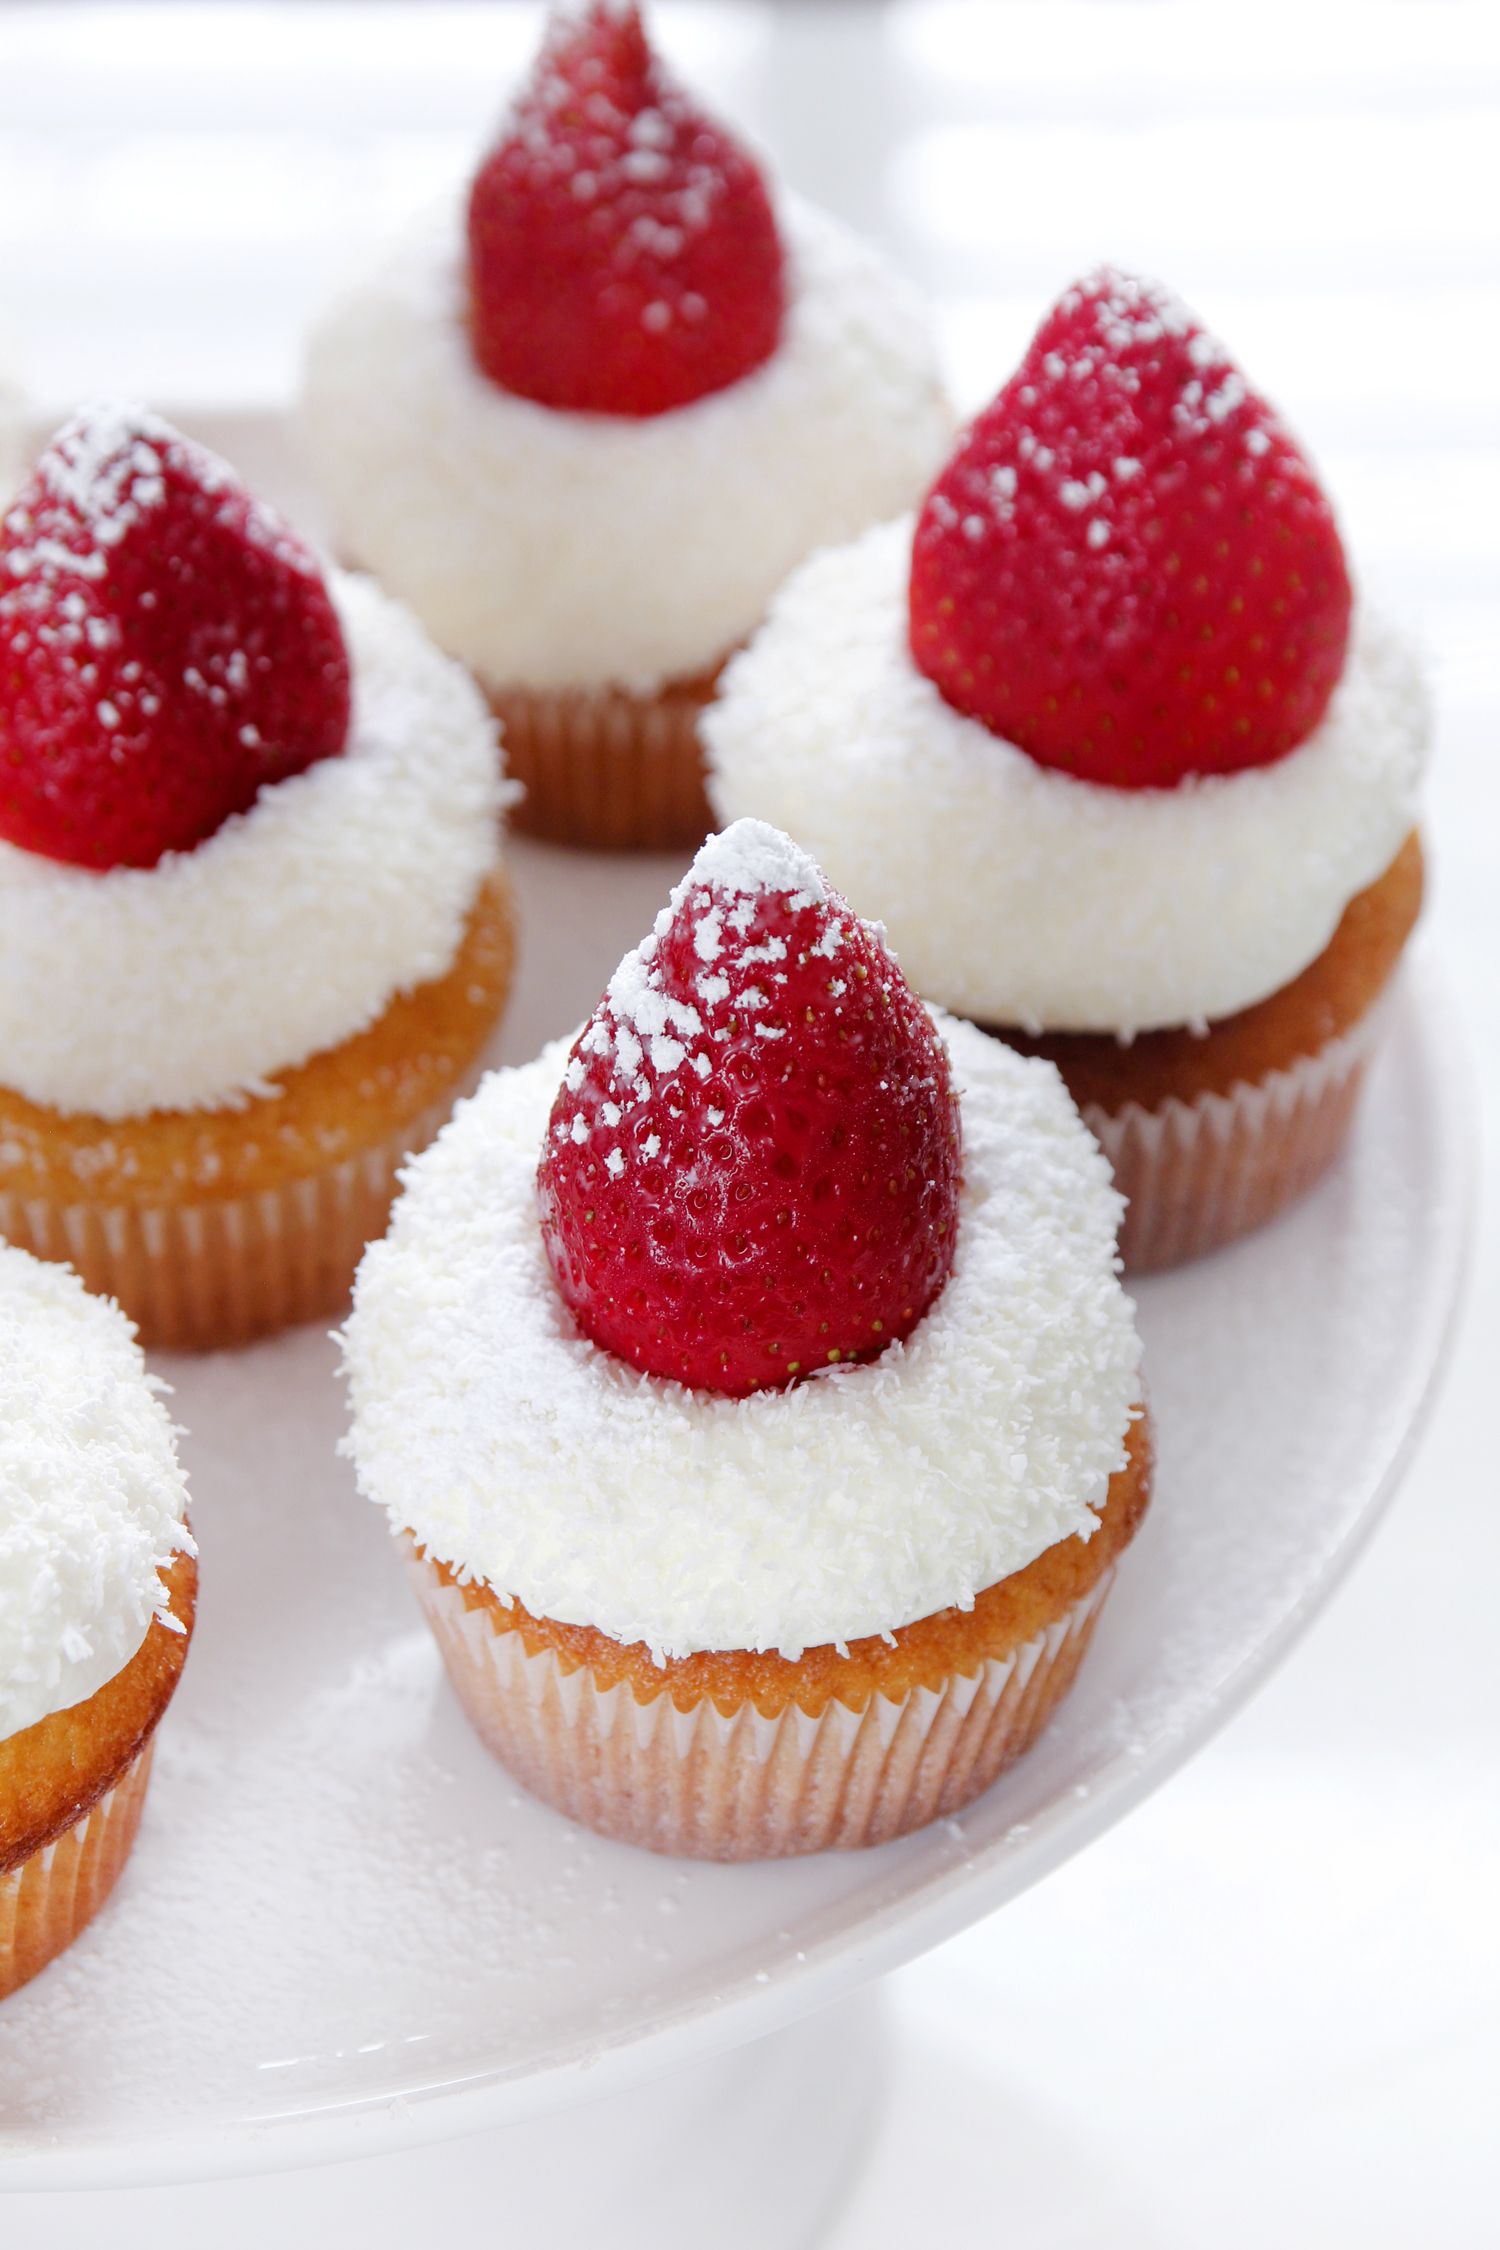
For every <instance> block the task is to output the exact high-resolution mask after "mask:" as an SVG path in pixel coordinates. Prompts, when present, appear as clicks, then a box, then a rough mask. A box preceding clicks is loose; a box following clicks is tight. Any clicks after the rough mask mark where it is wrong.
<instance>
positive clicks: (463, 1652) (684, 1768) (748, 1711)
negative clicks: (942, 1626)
mask: <svg viewBox="0 0 1500 2250" xmlns="http://www.w3.org/2000/svg"><path fill="white" fill-rule="evenodd" d="M408 1562H409V1565H410V1568H411V1571H412V1575H413V1578H414V1581H415V1584H416V1590H417V1595H418V1599H419V1600H420V1602H421V1604H422V1607H423V1610H424V1611H425V1613H426V1616H427V1620H428V1623H429V1624H430V1625H431V1627H432V1630H433V1632H434V1634H435V1635H436V1638H437V1642H438V1646H439V1648H440V1649H441V1651H442V1654H443V1661H444V1663H445V1664H446V1666H447V1669H448V1674H449V1677H450V1679H451V1680H452V1683H453V1686H454V1689H455V1691H456V1693H457V1695H458V1699H459V1701H460V1702H461V1703H462V1705H463V1707H464V1710H465V1711H466V1712H467V1714H468V1716H469V1718H470V1720H471V1721H472V1722H473V1725H474V1727H475V1729H476V1730H477V1732H478V1733H479V1735H480V1736H481V1738H482V1739H483V1741H484V1742H485V1743H486V1744H487V1746H488V1747H489V1748H490V1749H491V1750H492V1751H493V1752H494V1753H495V1755H496V1757H497V1758H499V1759H500V1760H501V1761H502V1763H503V1764H504V1765H506V1766H507V1767H509V1769H510V1770H511V1772H512V1773H514V1774H515V1775H516V1777H517V1779H518V1780H520V1781H521V1782H523V1783H524V1784H525V1786H526V1787H527V1788H528V1789H529V1790H530V1791H531V1792H532V1794H533V1795H534V1796H537V1797H540V1798H543V1799H544V1800H545V1801H546V1802H547V1803H548V1804H550V1805H555V1806H556V1807H557V1809H558V1810H559V1811H560V1812H564V1813H567V1814H568V1815H569V1816H570V1817H571V1818H572V1819H574V1820H578V1821H581V1822H583V1823H584V1824H585V1825H586V1826H587V1827H590V1828H594V1829H597V1830H599V1831H600V1833H601V1834H603V1835H606V1836H613V1837H616V1838H618V1839H619V1840H620V1841H622V1842H625V1843H631V1844H640V1845H644V1846H645V1847H646V1848H647V1849H648V1850H650V1851H656V1852H666V1853H670V1854H672V1855H674V1856H676V1857H681V1858H690V1859H719V1860H746V1859H779V1858H783V1857H786V1856H788V1855H790V1854H793V1853H799V1852H815V1851H823V1850H825V1849H828V1848H829V1847H835V1848H840V1849H849V1848H853V1847H856V1846H861V1845H866V1844H880V1843H885V1842H886V1841H888V1840H889V1839H890V1838H891V1837H893V1836H901V1835H905V1834H906V1833H907V1831H908V1830H910V1829H913V1828H920V1827H922V1826H923V1825H924V1824H925V1823H926V1822H927V1821H930V1820H935V1819H938V1818H939V1817H941V1816H943V1815H946V1814H951V1813H956V1812H957V1811H959V1810H960V1809H961V1807H963V1806H964V1805H966V1804H968V1803H969V1802H970V1801H971V1799H973V1798H974V1797H977V1796H978V1795H979V1793H980V1791H981V1790H983V1789H987V1788H988V1787H989V1785H990V1783H991V1782H992V1781H993V1780H994V1779H995V1777H996V1775H997V1774H999V1773H1001V1772H1003V1770H1004V1769H1005V1767H1006V1766H1008V1765H1010V1764H1011V1763H1012V1762H1013V1761H1014V1760H1015V1759H1017V1758H1019V1757H1020V1756H1021V1754H1022V1752H1023V1751H1025V1750H1027V1749H1028V1748H1029V1747H1030V1745H1031V1744H1032V1742H1034V1741H1035V1739H1036V1737H1037V1735H1038V1734H1039V1733H1040V1732H1041V1729H1042V1728H1043V1726H1045V1724H1046V1722H1047V1720H1048V1718H1049V1717H1050V1715H1051V1713H1052V1712H1053V1710H1054V1709H1055V1708H1056V1706H1057V1704H1058V1703H1059V1702H1060V1700H1061V1699H1062V1697H1063V1696H1064V1695H1065V1694H1066V1693H1067V1690H1068V1688H1069V1687H1070V1686H1071V1684H1072V1680H1073V1675H1074V1673H1075V1672H1076V1671H1077V1668H1078V1665H1079V1661H1080V1659H1081V1658H1082V1656H1083V1653H1084V1650H1085V1649H1086V1648H1087V1646H1088V1643H1089V1639H1090V1637H1091V1635H1092V1633H1093V1630H1094V1625H1095V1622H1096V1620H1097V1618H1098V1615H1099V1612H1100V1609H1101V1607H1102V1605H1103V1602H1104V1598H1105V1595H1106V1593H1107V1592H1108V1590H1109V1586H1110V1582H1111V1580H1112V1578H1113V1575H1114V1573H1113V1568H1112V1567H1111V1568H1110V1569H1108V1570H1106V1571H1105V1572H1103V1573H1102V1574H1101V1576H1100V1577H1099V1578H1098V1579H1097V1580H1096V1581H1095V1582H1094V1584H1093V1585H1092V1586H1091V1587H1089V1589H1088V1591H1087V1592H1086V1593H1085V1594H1084V1595H1082V1596H1081V1597H1080V1598H1079V1599H1078V1600H1077V1601H1076V1602H1075V1603H1074V1604H1073V1606H1072V1607H1071V1608H1069V1609H1068V1610H1066V1611H1064V1612H1063V1613H1062V1614H1061V1615H1060V1616H1059V1617H1057V1618H1056V1619H1055V1620H1054V1621H1053V1622H1052V1623H1051V1624H1049V1625H1048V1626H1047V1627H1045V1628H1044V1629H1043V1630H1042V1631H1041V1632H1039V1633H1038V1634H1036V1636H1035V1637H1034V1638H1033V1639H1031V1640H1028V1641H1026V1642H1024V1643H1023V1644H1022V1645H1021V1646H1020V1647H1018V1648H1015V1649H1013V1650H1012V1651H1010V1652H1009V1653H1008V1654H1007V1655H1005V1656H1003V1657H995V1658H991V1659H990V1660H989V1661H988V1662H986V1663H984V1664H983V1665H982V1666H981V1667H980V1669H979V1670H978V1671H976V1672H974V1673H972V1674H967V1673H958V1672H955V1673H953V1674H952V1675H950V1676H949V1678H948V1679H947V1680H945V1681H944V1682H943V1683H942V1684H941V1685H940V1686H937V1687H922V1688H917V1689H914V1690H913V1691H911V1692H910V1693H909V1694H907V1695H905V1696H903V1697H902V1698H901V1699H900V1700H893V1699H890V1698H887V1697H885V1696H882V1695H879V1694H877V1695H874V1696H872V1697H871V1699H870V1700H869V1702H868V1703H867V1704H866V1705H865V1706H864V1707H863V1708H862V1709H859V1710H851V1709H850V1708H848V1707H847V1706H846V1705H844V1704H842V1703H838V1702H831V1703H829V1704H827V1705H826V1706H825V1708H824V1709H823V1710H822V1711H820V1712H819V1713H818V1714H817V1715H816V1716H809V1715H808V1714H807V1713H806V1712H803V1711H801V1710H799V1709H797V1708H796V1707H795V1706H792V1707H790V1708H789V1709H787V1710H786V1711H785V1712H783V1713H781V1714H779V1715H778V1716H776V1717H772V1718H766V1717H762V1716H761V1714H760V1713H759V1712H758V1711H756V1710H755V1709H754V1708H753V1707H752V1706H750V1705H748V1704H747V1705H745V1706H744V1707H743V1708H741V1709H740V1710H738V1711H735V1712H732V1713H730V1714H728V1715H726V1714H724V1713H722V1712H721V1711H719V1710H718V1709H717V1708H716V1706H715V1705H714V1704H713V1703H712V1702H711V1701H709V1700H708V1699H707V1698H705V1699H703V1700H701V1701H699V1702H697V1703H695V1704H693V1705H691V1706H690V1707H689V1708H687V1709H686V1710H679V1709H678V1708H677V1706H676V1704H675V1703H674V1702H673V1699H672V1697H671V1695H669V1694H667V1693H666V1692H663V1693H661V1694H659V1695H657V1696H655V1697H654V1698H652V1699H651V1700H650V1701H649V1702H641V1701H638V1700H637V1698H636V1695H635V1693H634V1691H633V1689H632V1688H631V1686H630V1685H629V1683H628V1682H622V1683H619V1684H616V1685H615V1686H613V1687H609V1688H600V1687H599V1686H598V1684H597V1682H596V1680H595V1678H594V1676H593V1674H592V1673H591V1672H590V1671H589V1670H588V1668H587V1667H586V1666H584V1667H579V1668H577V1669H575V1670H572V1671H569V1670H566V1669H565V1668H564V1667H563V1665H562V1664H561V1662H560V1661H559V1659H558V1658H557V1656H556V1654H555V1653H554V1652H552V1651H550V1650H543V1651H539V1652H538V1653H536V1654H529V1653H528V1652H527V1649H526V1646H525V1643H524V1641H523V1639H522V1636H521V1633H520V1631H519V1630H516V1629H511V1628H507V1627H505V1626H504V1625H503V1624H502V1625H501V1626H500V1627H499V1629H497V1626H496V1623H495V1621H494V1618H493V1613H492V1611H491V1610H490V1609H489V1608H488V1606H475V1605H473V1604H470V1603H467V1602H466V1601H465V1599H464V1593H463V1589H462V1588H461V1587H459V1586H458V1585H456V1584H455V1583H454V1582H453V1581H452V1580H451V1579H450V1578H449V1577H447V1576H446V1575H445V1574H444V1573H443V1572H442V1571H441V1570H440V1569H439V1568H438V1567H437V1566H436V1565H435V1564H434V1563H432V1562H431V1561H430V1560H429V1559H428V1558H427V1557H425V1556H423V1555H421V1554H419V1553H418V1552H417V1551H416V1550H415V1548H410V1549H409V1550H408Z"/></svg>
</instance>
